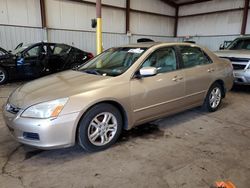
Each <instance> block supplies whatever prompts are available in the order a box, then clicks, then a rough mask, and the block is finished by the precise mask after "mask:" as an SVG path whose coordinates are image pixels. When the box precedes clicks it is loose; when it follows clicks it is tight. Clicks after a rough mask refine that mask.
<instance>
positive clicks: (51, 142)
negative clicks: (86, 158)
mask: <svg viewBox="0 0 250 188" xmlns="http://www.w3.org/2000/svg"><path fill="white" fill-rule="evenodd" d="M232 85H233V73H232V66H231V64H230V63H229V62H228V61H227V60H223V59H220V58H219V57H217V56H216V55H214V54H213V53H212V52H210V51H209V50H207V49H204V48H202V47H199V46H197V45H193V44H188V43H186V44H185V43H138V44H132V45H127V46H122V47H117V48H111V49H108V50H107V51H105V52H103V53H102V54H100V55H99V56H97V57H95V58H94V59H92V60H90V61H89V62H88V63H86V64H85V65H83V66H81V67H79V68H78V69H76V70H71V71H65V72H62V73H58V74H54V75H50V76H47V77H44V78H41V79H37V80H34V81H32V82H29V83H27V84H25V85H23V86H21V87H20V88H18V89H17V90H15V91H14V92H13V93H12V94H11V95H10V97H9V99H8V102H7V104H6V105H5V108H4V113H3V114H4V119H5V122H6V125H7V126H8V128H9V130H10V131H11V133H12V134H13V135H14V137H15V138H16V139H17V140H18V141H19V142H21V143H24V144H28V145H31V146H34V147H39V148H43V149H52V148H62V147H69V146H72V145H74V144H75V143H76V142H78V143H79V144H80V146H81V147H82V148H83V149H85V150H87V151H98V150H103V149H106V148H108V147H109V146H111V145H112V144H114V143H115V142H116V140H117V139H118V137H119V135H120V133H121V132H122V130H123V129H127V130H128V129H131V128H132V127H133V126H136V125H139V124H142V123H145V122H149V121H153V120H156V119H158V118H161V117H165V116H168V115H171V114H174V113H177V112H180V111H183V110H186V109H189V108H193V107H196V106H201V105H202V106H203V107H204V108H205V109H206V110H207V111H210V112H213V111H216V110H217V109H218V108H219V106H220V104H221V100H222V98H224V97H225V95H226V92H227V91H229V90H230V89H231V87H232Z"/></svg>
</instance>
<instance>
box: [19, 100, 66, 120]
mask: <svg viewBox="0 0 250 188" xmlns="http://www.w3.org/2000/svg"><path fill="white" fill-rule="evenodd" d="M67 101H68V98H62V99H57V100H54V101H48V102H44V103H40V104H36V105H33V106H31V107H29V108H27V109H26V110H25V111H24V112H23V113H22V115H21V116H22V117H30V118H42V119H45V118H51V117H57V116H58V115H59V113H60V112H61V111H62V109H63V107H64V105H65V104H66V102H67Z"/></svg>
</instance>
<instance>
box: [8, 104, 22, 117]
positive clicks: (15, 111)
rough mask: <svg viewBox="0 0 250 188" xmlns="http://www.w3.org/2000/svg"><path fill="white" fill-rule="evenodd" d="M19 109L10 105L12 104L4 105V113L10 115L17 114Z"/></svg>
mask: <svg viewBox="0 0 250 188" xmlns="http://www.w3.org/2000/svg"><path fill="white" fill-rule="evenodd" d="M20 110H21V109H20V108H18V107H16V106H14V105H12V104H9V103H8V104H7V105H6V111H8V112H10V113H12V114H17V113H18V112H19V111H20Z"/></svg>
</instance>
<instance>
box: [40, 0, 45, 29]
mask: <svg viewBox="0 0 250 188" xmlns="http://www.w3.org/2000/svg"><path fill="white" fill-rule="evenodd" d="M40 9H41V21H42V28H46V27H47V23H46V13H45V2H44V0H40Z"/></svg>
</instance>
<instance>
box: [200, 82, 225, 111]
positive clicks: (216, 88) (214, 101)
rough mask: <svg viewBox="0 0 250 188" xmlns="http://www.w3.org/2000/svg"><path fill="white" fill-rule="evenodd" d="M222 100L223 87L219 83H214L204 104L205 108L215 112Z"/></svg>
mask: <svg viewBox="0 0 250 188" xmlns="http://www.w3.org/2000/svg"><path fill="white" fill-rule="evenodd" d="M221 100H222V87H221V85H220V84H218V83H214V84H213V85H212V86H211V87H210V89H209V91H208V93H207V96H206V99H205V101H204V104H203V108H204V109H205V110H206V111H208V112H214V111H216V110H217V109H218V108H219V106H220V104H221Z"/></svg>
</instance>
